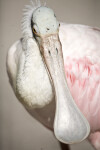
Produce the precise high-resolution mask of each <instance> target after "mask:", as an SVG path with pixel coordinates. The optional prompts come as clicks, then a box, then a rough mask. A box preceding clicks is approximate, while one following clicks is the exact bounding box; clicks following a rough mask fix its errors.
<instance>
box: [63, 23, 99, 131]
mask: <svg viewBox="0 0 100 150" xmlns="http://www.w3.org/2000/svg"><path fill="white" fill-rule="evenodd" d="M60 40H61V43H62V48H63V56H64V65H65V74H66V78H67V83H68V86H69V89H70V91H71V94H72V96H73V98H74V100H75V101H76V103H77V105H78V107H79V108H80V110H81V111H82V112H83V113H84V115H85V116H86V118H87V119H88V121H89V123H90V126H91V128H92V130H94V129H98V127H99V121H98V120H99V119H98V118H99V116H100V107H99V106H100V29H98V28H92V27H89V26H83V25H66V24H62V25H61V28H60Z"/></svg>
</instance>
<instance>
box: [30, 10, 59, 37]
mask: <svg viewBox="0 0 100 150" xmlns="http://www.w3.org/2000/svg"><path fill="white" fill-rule="evenodd" d="M32 22H33V33H34V34H36V35H37V36H40V37H41V36H46V35H49V34H55V33H57V32H58V30H59V22H58V21H57V19H56V16H55V14H54V12H53V10H52V9H50V8H47V7H39V8H37V9H36V10H35V11H34V12H33V16H32Z"/></svg>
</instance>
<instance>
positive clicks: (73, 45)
mask: <svg viewBox="0 0 100 150" xmlns="http://www.w3.org/2000/svg"><path fill="white" fill-rule="evenodd" d="M59 37H60V41H61V44H62V50H63V54H64V59H66V57H70V58H75V59H78V58H84V57H87V58H89V59H90V60H91V61H92V62H94V63H95V62H96V63H100V59H99V58H100V29H99V28H93V27H90V26H85V25H78V24H65V23H61V26H60V30H59Z"/></svg>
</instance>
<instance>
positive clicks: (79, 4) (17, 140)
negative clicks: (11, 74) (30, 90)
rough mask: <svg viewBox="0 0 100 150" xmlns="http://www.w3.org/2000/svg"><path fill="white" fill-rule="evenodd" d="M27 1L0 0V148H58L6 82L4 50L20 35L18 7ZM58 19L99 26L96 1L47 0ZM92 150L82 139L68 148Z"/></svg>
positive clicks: (43, 149)
mask: <svg viewBox="0 0 100 150" xmlns="http://www.w3.org/2000/svg"><path fill="white" fill-rule="evenodd" d="M28 3H29V0H0V150H60V147H59V144H58V142H57V140H56V139H55V138H54V136H53V134H52V133H51V132H50V131H48V130H47V129H45V128H44V127H43V126H42V125H41V124H39V123H38V122H37V121H36V120H34V119H33V118H32V117H31V116H30V115H29V114H28V113H27V112H26V111H25V109H24V108H23V106H22V105H21V104H20V103H19V102H18V100H17V99H16V97H15V96H14V93H13V91H12V89H11V87H10V85H9V83H8V78H7V74H6V67H5V63H6V53H7V50H8V48H9V47H10V46H11V45H12V44H13V43H14V42H15V41H16V40H18V39H19V38H20V37H21V30H20V25H21V18H22V9H23V8H24V5H25V4H28ZM47 4H48V6H49V7H51V8H53V9H54V11H55V13H56V16H57V17H58V19H59V20H61V21H64V22H68V23H77V24H86V25H90V26H98V27H100V17H99V15H100V0H47ZM84 149H87V150H93V149H92V147H91V145H90V144H89V143H88V142H87V141H84V142H82V143H80V144H77V145H73V146H71V150H84Z"/></svg>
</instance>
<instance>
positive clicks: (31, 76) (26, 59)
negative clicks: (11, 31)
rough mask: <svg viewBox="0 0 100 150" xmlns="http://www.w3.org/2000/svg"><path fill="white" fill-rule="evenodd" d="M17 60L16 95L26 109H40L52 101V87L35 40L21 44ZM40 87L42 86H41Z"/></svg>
mask: <svg viewBox="0 0 100 150" xmlns="http://www.w3.org/2000/svg"><path fill="white" fill-rule="evenodd" d="M22 48H23V49H24V50H23V52H22V55H21V56H20V60H19V67H18V73H17V83H16V93H17V95H18V97H19V99H20V100H21V101H22V103H24V104H25V105H26V106H28V108H31V107H41V106H43V105H45V104H46V103H48V102H49V101H51V100H52V96H53V94H52V87H51V84H50V80H49V78H48V75H47V72H46V69H45V65H44V63H43V59H42V57H41V54H40V51H39V48H38V45H37V43H36V42H35V40H33V39H32V38H30V39H28V40H27V41H25V45H24V43H23V47H22ZM41 85H42V86H41Z"/></svg>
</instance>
